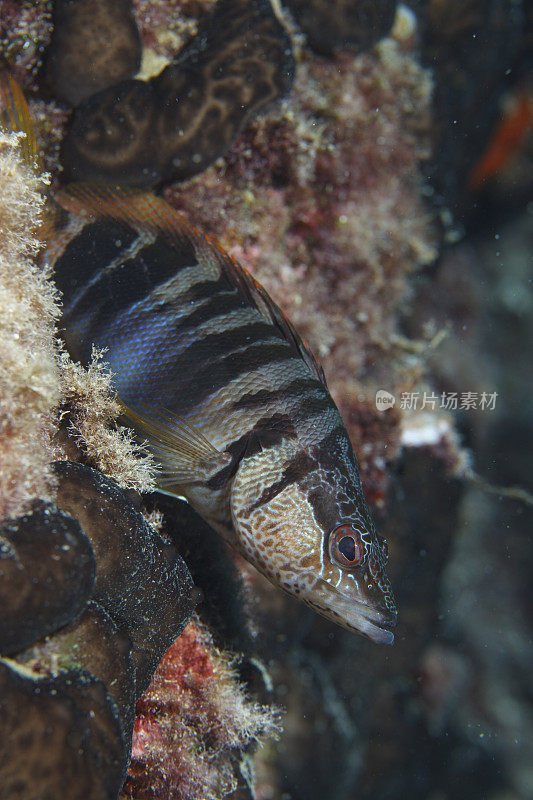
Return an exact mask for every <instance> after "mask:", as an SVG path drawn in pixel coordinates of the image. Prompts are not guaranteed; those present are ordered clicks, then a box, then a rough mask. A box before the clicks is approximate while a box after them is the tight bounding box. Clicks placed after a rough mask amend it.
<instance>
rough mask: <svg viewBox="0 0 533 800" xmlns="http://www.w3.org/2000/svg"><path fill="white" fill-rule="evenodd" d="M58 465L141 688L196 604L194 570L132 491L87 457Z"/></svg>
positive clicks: (64, 501) (61, 494)
mask: <svg viewBox="0 0 533 800" xmlns="http://www.w3.org/2000/svg"><path fill="white" fill-rule="evenodd" d="M55 472H56V475H57V476H58V477H59V479H60V480H59V487H58V493H57V504H58V506H59V507H60V508H61V509H63V510H64V511H67V512H68V513H69V514H71V515H72V516H73V517H74V518H75V519H77V520H78V521H79V522H80V524H81V525H82V527H83V529H84V531H85V533H86V534H87V536H88V537H89V539H90V540H91V542H92V545H93V548H94V551H95V554H96V565H97V566H96V581H95V586H94V592H93V599H94V600H95V601H96V602H97V603H99V604H100V605H101V606H102V607H103V608H105V610H106V611H107V613H108V614H109V615H110V616H111V618H112V619H113V620H114V621H115V622H117V623H124V624H125V626H126V628H127V631H128V633H129V635H130V637H131V640H132V648H133V650H132V655H133V661H134V665H135V677H136V691H137V694H140V693H142V692H143V691H144V689H145V688H146V686H147V685H148V683H149V682H150V678H151V675H152V673H153V670H154V669H155V667H156V666H157V664H158V662H159V660H160V658H161V656H162V655H163V653H164V652H165V651H166V650H167V648H168V647H169V646H170V645H171V644H172V642H173V641H174V640H175V639H176V637H177V636H179V634H180V633H181V632H182V630H183V628H184V626H185V625H186V623H187V622H188V620H189V618H190V615H191V614H192V611H193V609H194V606H195V605H196V602H197V594H196V593H195V590H194V589H193V585H192V580H191V577H190V575H189V572H188V570H187V567H186V566H185V563H184V562H183V561H182V559H181V558H180V556H179V555H178V554H177V552H176V550H175V548H173V547H172V546H169V545H168V544H166V543H165V542H164V541H163V540H162V539H161V538H160V537H159V536H158V534H157V533H156V532H155V531H154V530H152V529H151V528H150V526H149V525H148V524H147V523H146V520H145V519H144V517H143V516H142V514H141V513H140V512H139V511H138V510H136V509H135V508H134V507H133V505H132V501H131V494H132V493H128V492H126V491H124V490H122V489H120V487H119V486H118V485H117V484H116V483H115V482H114V481H112V480H109V479H107V478H105V477H104V476H103V475H101V474H100V473H98V472H97V471H96V470H93V469H90V468H88V467H85V466H83V465H81V464H76V463H71V462H67V461H59V462H57V463H56V464H55ZM134 496H135V494H134ZM137 497H138V500H139V504H140V497H139V496H137Z"/></svg>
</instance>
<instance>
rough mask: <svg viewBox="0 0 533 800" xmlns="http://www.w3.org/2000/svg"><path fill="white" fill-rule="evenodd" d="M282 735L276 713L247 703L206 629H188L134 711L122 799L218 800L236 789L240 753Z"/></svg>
mask: <svg viewBox="0 0 533 800" xmlns="http://www.w3.org/2000/svg"><path fill="white" fill-rule="evenodd" d="M277 731H278V722H277V718H276V716H275V714H273V711H272V709H271V708H266V707H261V706H258V705H257V704H256V703H253V702H252V701H251V700H249V699H248V698H247V697H246V695H245V693H244V691H243V688H242V687H241V686H240V685H239V684H238V682H237V678H236V675H235V672H234V671H233V669H232V667H231V664H230V663H229V662H228V660H227V659H226V657H224V656H223V654H222V653H220V651H218V650H217V649H216V648H215V647H214V645H213V642H212V639H211V637H210V635H209V634H208V633H207V631H206V630H205V628H203V627H202V626H201V625H200V624H199V623H198V621H197V620H196V621H194V622H191V623H190V624H189V625H188V626H187V628H186V629H185V631H184V633H183V634H182V635H181V636H180V638H179V639H177V640H176V642H175V643H174V644H173V645H172V647H171V648H170V650H169V651H168V652H167V654H166V655H165V657H164V658H163V660H162V662H161V664H160V666H159V669H158V671H157V672H156V674H155V676H154V678H153V680H152V683H151V684H150V686H149V688H148V690H147V692H146V693H145V694H144V696H143V697H142V698H141V700H140V701H139V703H138V705H137V718H136V722H135V732H134V739H133V749H132V764H131V768H130V774H129V777H128V779H127V780H126V783H125V786H124V789H123V797H124V798H131V799H132V800H134V799H135V800H142V799H143V798H152V797H163V796H164V797H168V798H169V799H170V798H175V799H176V800H178V798H179V800H197V799H198V798H200V797H201V798H202V800H219V798H221V797H224V796H226V795H227V794H230V793H231V792H232V791H234V790H235V789H236V788H237V786H238V785H239V778H238V775H239V761H240V753H241V751H242V750H243V748H247V747H249V746H250V744H251V743H253V742H257V741H262V740H263V739H264V738H266V737H271V736H273V735H275V734H276V732H277ZM241 780H242V779H241Z"/></svg>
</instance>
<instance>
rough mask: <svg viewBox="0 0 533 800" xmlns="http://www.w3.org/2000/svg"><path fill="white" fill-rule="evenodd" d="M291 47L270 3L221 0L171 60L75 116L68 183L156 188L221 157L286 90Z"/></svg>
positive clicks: (66, 158) (68, 141) (65, 154)
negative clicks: (158, 70)
mask: <svg viewBox="0 0 533 800" xmlns="http://www.w3.org/2000/svg"><path fill="white" fill-rule="evenodd" d="M293 75H294V59H293V56H292V49H291V42H290V39H289V37H288V35H287V32H286V31H285V29H284V27H283V25H282V24H281V23H280V22H279V20H278V19H277V17H276V15H275V13H274V11H273V9H272V6H271V4H270V0H220V1H219V2H218V3H217V4H216V6H215V7H214V10H213V11H212V13H211V14H209V15H208V16H207V17H206V18H205V20H204V21H203V22H202V24H201V26H200V29H199V30H198V33H197V34H196V36H195V37H194V39H193V40H192V41H191V42H190V44H189V45H188V46H187V47H186V49H185V50H184V51H183V52H182V53H180V54H179V57H178V58H177V59H176V60H174V61H173V62H172V63H171V64H170V65H169V66H167V67H166V68H165V69H164V70H163V71H162V72H161V73H160V74H159V75H157V76H156V77H154V78H151V79H150V80H149V81H140V80H131V81H122V82H121V83H119V84H117V85H116V86H112V87H110V88H109V89H107V90H103V91H102V92H98V93H97V94H96V95H93V96H92V97H90V98H89V99H88V100H86V101H85V102H84V103H82V104H81V105H79V106H78V107H77V108H76V110H75V111H74V114H73V117H72V124H71V126H70V127H69V130H68V132H67V135H66V137H65V141H64V143H63V148H62V155H61V158H62V164H63V167H64V169H65V172H66V174H67V175H68V177H69V178H70V179H71V180H72V179H74V180H90V181H99V182H107V183H117V182H118V183H120V184H122V185H131V186H144V187H146V186H154V185H155V184H158V183H160V182H162V181H164V180H168V179H169V178H170V177H171V176H174V177H176V178H178V179H181V180H183V179H184V178H186V177H189V176H190V175H194V174H196V173H197V172H200V171H201V170H202V169H205V167H206V166H207V165H208V164H210V163H212V162H213V161H214V160H215V159H216V158H217V157H218V156H220V155H222V154H223V153H224V152H225V151H226V150H227V148H228V147H229V146H230V145H231V143H232V142H233V140H234V139H235V137H236V135H237V134H238V132H239V131H240V130H241V129H242V128H243V126H244V124H245V123H246V122H247V121H248V119H249V118H250V116H251V115H254V114H256V113H257V112H258V111H259V110H261V109H262V108H263V107H264V106H266V105H268V104H269V103H272V101H274V100H276V99H277V98H278V97H282V96H283V95H285V94H286V93H287V92H288V90H289V89H290V86H291V84H292V79H293Z"/></svg>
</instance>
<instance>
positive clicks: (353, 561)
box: [329, 525, 365, 567]
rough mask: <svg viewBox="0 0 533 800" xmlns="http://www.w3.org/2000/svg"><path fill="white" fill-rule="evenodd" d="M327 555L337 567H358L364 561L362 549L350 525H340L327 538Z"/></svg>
mask: <svg viewBox="0 0 533 800" xmlns="http://www.w3.org/2000/svg"><path fill="white" fill-rule="evenodd" d="M329 555H330V558H331V560H332V561H333V562H334V563H335V564H337V565H338V566H339V567H358V566H359V565H360V564H362V563H363V560H364V556H365V554H364V548H363V546H362V544H361V541H360V539H359V536H358V534H357V533H356V531H354V529H353V528H352V526H351V525H340V526H339V527H338V528H335V530H334V531H333V532H332V533H331V535H330V537H329Z"/></svg>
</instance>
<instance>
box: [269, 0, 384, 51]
mask: <svg viewBox="0 0 533 800" xmlns="http://www.w3.org/2000/svg"><path fill="white" fill-rule="evenodd" d="M284 4H285V5H286V6H287V7H288V8H289V9H290V10H291V11H292V13H293V15H294V18H295V19H296V21H297V23H298V25H299V26H300V27H301V29H302V30H303V32H304V33H305V35H306V37H307V41H308V43H309V45H310V47H312V49H313V50H315V51H316V52H317V53H321V54H323V55H331V54H332V53H333V52H334V51H335V50H337V49H338V48H341V47H350V48H352V49H355V50H358V51H361V50H367V49H368V48H369V47H372V45H373V44H375V43H376V42H378V41H379V40H380V39H382V38H383V36H386V35H387V34H388V33H389V31H390V29H391V27H392V23H393V22H394V14H395V12H396V0H333V2H331V0H284Z"/></svg>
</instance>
